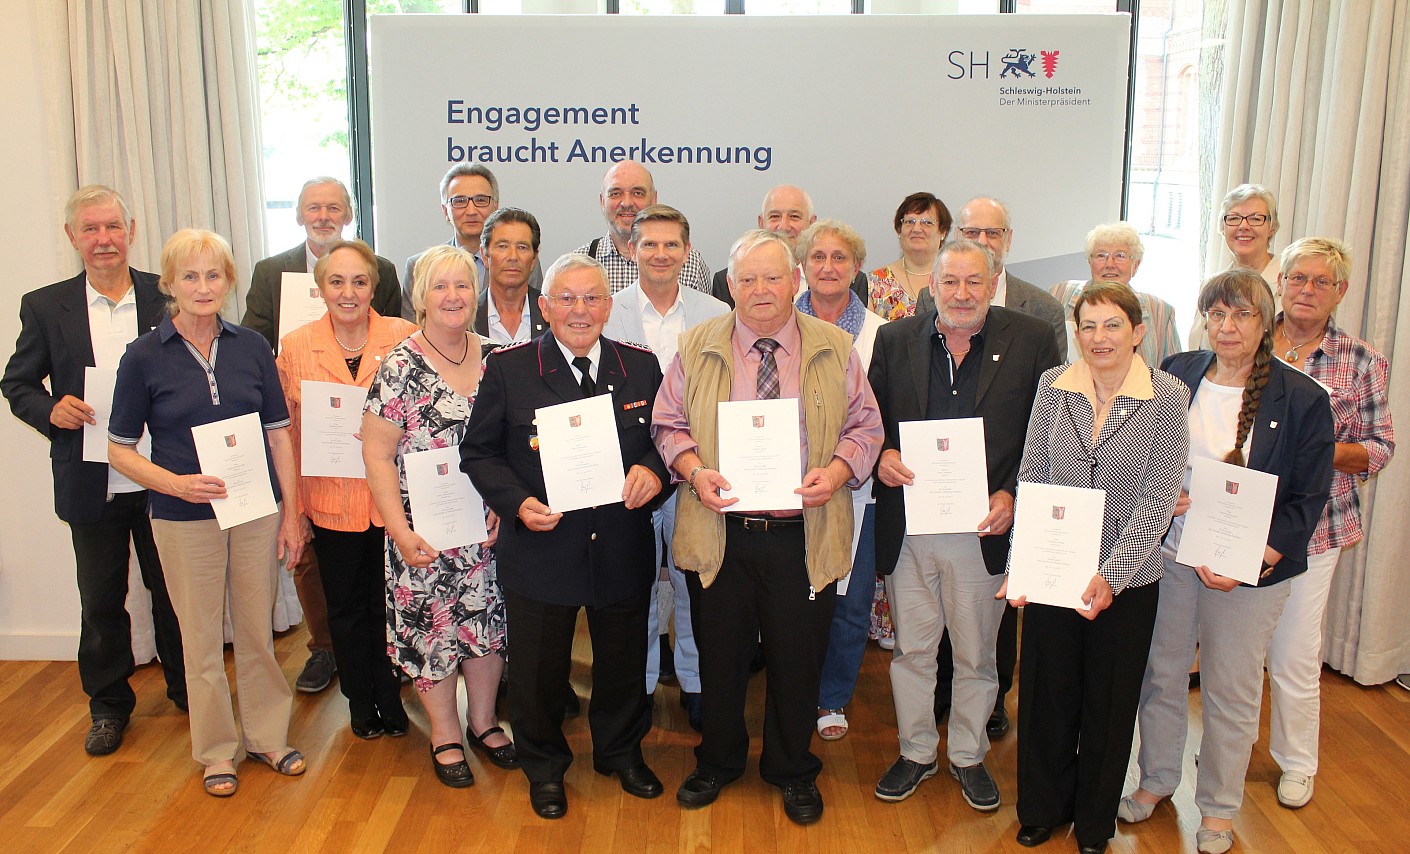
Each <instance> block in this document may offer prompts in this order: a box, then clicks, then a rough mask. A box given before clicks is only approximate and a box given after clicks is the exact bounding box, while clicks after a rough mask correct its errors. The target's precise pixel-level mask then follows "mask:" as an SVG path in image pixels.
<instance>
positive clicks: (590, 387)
mask: <svg viewBox="0 0 1410 854" xmlns="http://www.w3.org/2000/svg"><path fill="white" fill-rule="evenodd" d="M573 367H575V368H577V369H578V370H579V371H580V372H581V373H582V375H583V378H582V380H581V381H580V382H579V383H578V385H579V387H581V388H582V390H583V397H592V396H593V395H594V394H597V383H595V382H593V381H592V359H589V358H588V357H587V356H574V357H573Z"/></svg>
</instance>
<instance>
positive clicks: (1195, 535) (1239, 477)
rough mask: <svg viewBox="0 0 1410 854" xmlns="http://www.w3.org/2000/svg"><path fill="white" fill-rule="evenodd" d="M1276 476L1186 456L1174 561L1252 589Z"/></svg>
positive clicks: (1260, 563)
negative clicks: (1185, 491) (1186, 491)
mask: <svg viewBox="0 0 1410 854" xmlns="http://www.w3.org/2000/svg"><path fill="white" fill-rule="evenodd" d="M1277 492H1278V476H1277V475H1274V474H1268V473H1267V472H1261V471H1254V470H1253V469H1249V468H1244V467H1243V466H1236V465H1230V464H1229V463H1225V462H1220V461H1218V460H1211V459H1208V458H1206V457H1197V456H1194V455H1191V456H1190V509H1189V510H1187V511H1185V524H1184V530H1183V532H1182V533H1181V534H1180V548H1179V550H1178V551H1177V552H1176V554H1175V559H1176V560H1177V561H1179V562H1180V563H1183V564H1185V565H1186V566H1207V567H1209V569H1210V570H1211V571H1213V572H1214V573H1216V574H1218V575H1222V576H1224V577H1225V578H1233V579H1235V580H1237V581H1241V582H1243V583H1245V584H1257V583H1258V574H1259V572H1260V570H1261V569H1262V567H1263V549H1264V546H1265V545H1266V544H1267V542H1268V529H1269V527H1270V526H1271V525H1272V522H1273V500H1274V498H1275V497H1276V495H1277Z"/></svg>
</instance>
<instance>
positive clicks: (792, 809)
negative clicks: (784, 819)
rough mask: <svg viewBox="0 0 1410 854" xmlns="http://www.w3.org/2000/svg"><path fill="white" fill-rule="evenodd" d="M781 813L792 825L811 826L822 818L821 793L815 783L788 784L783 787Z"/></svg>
mask: <svg viewBox="0 0 1410 854" xmlns="http://www.w3.org/2000/svg"><path fill="white" fill-rule="evenodd" d="M783 813H784V815H786V816H788V819H789V821H792V822H793V823H794V824H812V823H813V822H815V821H817V820H818V819H820V818H822V814H823V799H822V792H819V791H818V787H817V784H816V783H812V782H807V783H789V784H788V785H787V786H784V787H783Z"/></svg>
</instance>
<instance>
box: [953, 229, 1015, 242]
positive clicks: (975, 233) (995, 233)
mask: <svg viewBox="0 0 1410 854" xmlns="http://www.w3.org/2000/svg"><path fill="white" fill-rule="evenodd" d="M1008 233H1009V230H1008V229H1007V228H962V229H960V234H963V235H964V237H965V240H978V239H979V235H981V234H983V235H987V236H988V238H989V239H990V240H998V239H1000V238H1002V237H1003V236H1004V235H1005V234H1008Z"/></svg>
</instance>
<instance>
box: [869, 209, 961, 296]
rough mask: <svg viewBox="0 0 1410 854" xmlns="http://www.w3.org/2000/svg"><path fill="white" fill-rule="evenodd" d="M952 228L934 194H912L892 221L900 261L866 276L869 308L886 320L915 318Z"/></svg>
mask: <svg viewBox="0 0 1410 854" xmlns="http://www.w3.org/2000/svg"><path fill="white" fill-rule="evenodd" d="M953 224H954V219H953V217H951V216H950V209H949V208H947V207H945V203H944V202H942V201H940V200H939V199H938V198H936V197H935V195H934V194H933V193H911V194H910V195H909V196H906V197H905V198H904V199H902V200H901V205H900V206H899V207H898V208H896V216H895V217H894V219H893V220H892V226H893V227H894V228H895V230H896V238H897V240H899V241H900V243H901V257H900V258H897V259H896V260H895V261H892V262H891V263H890V264H887V265H886V266H885V267H879V268H877V269H875V270H872V271H871V272H870V273H868V274H867V279H868V286H869V288H870V290H869V297H868V299H867V308H869V309H871V310H872V311H874V312H876V313H877V314H879V315H881V316H882V318H884V319H886V320H895V319H896V318H898V317H910V316H911V315H912V314H915V310H916V300H917V299H918V298H919V297H920V292H921V291H923V290H925V289H926V288H928V287H930V274H931V273H932V272H933V271H934V269H935V257H936V256H937V255H939V254H940V245H941V244H942V243H944V242H945V237H946V236H947V235H949V233H950V226H951V225H953Z"/></svg>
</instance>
